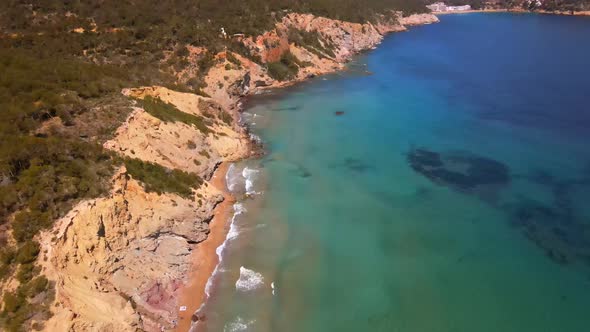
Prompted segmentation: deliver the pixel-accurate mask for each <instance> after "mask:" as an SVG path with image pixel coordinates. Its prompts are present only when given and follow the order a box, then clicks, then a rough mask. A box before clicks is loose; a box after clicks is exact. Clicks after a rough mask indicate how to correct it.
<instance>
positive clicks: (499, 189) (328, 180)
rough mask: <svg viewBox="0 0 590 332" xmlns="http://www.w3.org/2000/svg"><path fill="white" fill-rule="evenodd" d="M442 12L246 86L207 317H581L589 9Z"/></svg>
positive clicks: (520, 327)
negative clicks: (582, 14)
mask: <svg viewBox="0 0 590 332" xmlns="http://www.w3.org/2000/svg"><path fill="white" fill-rule="evenodd" d="M440 19H441V22H440V23H439V24H434V25H429V26H421V27H416V28H413V29H412V30H411V31H409V32H407V33H399V34H394V35H391V36H388V37H387V38H385V40H384V41H383V43H382V45H380V46H379V48H378V49H376V50H374V51H371V52H368V53H366V54H364V55H362V56H359V57H357V58H356V59H355V60H354V61H353V62H352V63H351V64H350V65H349V69H348V70H347V71H345V72H342V73H338V74H335V75H330V76H327V77H324V78H318V79H315V80H313V81H311V82H308V83H304V84H301V85H299V86H297V87H294V88H290V89H288V90H287V91H278V92H276V93H273V94H271V95H266V96H261V97H259V98H255V100H253V101H252V103H251V107H250V108H249V109H248V110H247V113H245V114H244V119H245V120H246V121H247V122H248V123H249V124H250V126H251V127H252V129H253V132H254V133H256V134H257V135H259V136H260V137H261V138H262V140H263V141H264V143H265V148H266V150H267V152H268V153H267V155H265V156H264V157H263V158H261V159H258V160H249V161H246V162H243V163H241V164H238V165H236V166H235V167H234V170H233V172H230V174H229V176H228V178H229V179H230V180H231V181H233V182H235V183H238V186H237V187H241V186H243V185H244V183H243V181H244V177H247V178H250V179H252V180H253V181H254V189H252V190H253V191H256V192H257V193H256V194H254V195H253V196H254V198H244V199H243V200H242V201H241V203H240V204H241V205H242V206H243V207H245V208H246V209H247V210H248V211H247V212H245V213H243V214H240V215H239V216H237V217H236V219H235V221H234V227H235V229H234V230H235V231H236V233H234V234H237V235H236V237H234V238H232V239H231V240H230V241H228V243H227V246H226V248H225V250H224V252H223V253H224V260H223V262H222V264H221V270H220V271H221V272H220V273H218V275H217V276H216V279H215V283H214V287H212V298H211V300H210V301H209V303H208V304H207V307H206V308H205V311H206V313H207V327H208V328H209V330H212V331H222V330H225V331H240V330H243V331H246V330H248V331H313V332H315V331H322V332H324V331H408V332H426V331H429V332H430V331H441V332H442V331H444V332H447V331H449V332H450V331H465V332H472V331H515V332H526V331H531V332H532V331H535V332H536V331H559V332H562V331H563V332H566V331H572V332H577V331H588V330H590V326H589V325H590V315H589V314H588V308H590V204H589V203H588V199H590V148H589V147H588V142H590V107H589V106H588V100H587V99H588V96H590V66H588V64H589V60H588V59H590V38H589V36H590V19H589V18H579V17H561V16H546V15H543V16H542V15H513V14H467V15H456V16H453V15H447V16H442V17H440ZM244 167H248V170H246V172H241V170H242V169H243V168H244ZM249 170H254V171H249ZM240 181H241V182H240ZM234 190H236V192H238V193H240V192H243V190H241V189H234ZM240 267H244V268H246V269H248V271H246V270H244V269H242V272H240ZM238 279H240V280H241V281H242V282H241V283H239V286H238V287H236V281H237V280H238ZM271 283H272V284H273V285H274V287H275V292H274V295H273V293H272V288H271Z"/></svg>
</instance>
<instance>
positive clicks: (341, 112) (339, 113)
mask: <svg viewBox="0 0 590 332" xmlns="http://www.w3.org/2000/svg"><path fill="white" fill-rule="evenodd" d="M334 114H335V115H336V116H339V115H344V111H336V112H334Z"/></svg>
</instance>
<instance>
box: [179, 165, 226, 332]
mask: <svg viewBox="0 0 590 332" xmlns="http://www.w3.org/2000/svg"><path fill="white" fill-rule="evenodd" d="M230 164H231V163H229V162H223V163H222V164H221V165H220V166H219V168H218V169H217V170H216V171H215V174H214V175H213V177H212V178H211V185H212V186H214V187H215V188H217V189H218V190H220V191H221V192H222V193H223V196H224V200H223V202H221V203H219V205H218V206H217V207H216V208H215V214H214V217H213V219H212V220H211V222H210V224H209V227H210V230H211V232H210V233H209V235H208V236H207V239H206V240H205V241H203V242H201V243H199V244H198V245H197V246H196V248H195V249H194V251H193V253H192V257H191V262H192V266H191V270H190V272H189V274H190V276H189V282H188V284H187V285H186V286H185V287H183V288H182V289H181V291H180V301H179V303H178V306H179V308H180V306H186V310H185V311H181V312H179V314H178V326H177V327H176V331H178V332H186V331H189V330H190V328H191V324H192V321H191V318H192V316H193V314H194V313H195V312H196V311H197V309H199V307H200V306H201V305H202V304H203V302H204V301H205V300H206V298H205V297H206V295H205V287H206V285H207V281H208V280H209V278H210V277H211V274H212V273H213V271H214V270H215V267H216V266H217V264H218V262H219V258H218V257H217V253H216V252H215V250H216V249H217V247H219V246H220V245H221V244H222V243H223V241H225V236H226V233H227V232H228V225H229V224H228V221H229V220H230V218H231V215H232V212H233V208H232V206H233V203H234V202H235V198H234V197H233V196H232V194H231V193H230V192H229V191H228V190H227V185H226V181H225V174H226V173H227V170H228V168H229V165H230Z"/></svg>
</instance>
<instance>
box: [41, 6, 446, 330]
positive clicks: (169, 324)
mask: <svg viewBox="0 0 590 332" xmlns="http://www.w3.org/2000/svg"><path fill="white" fill-rule="evenodd" d="M436 21H438V19H437V18H436V17H435V16H433V15H429V14H423V15H412V16H409V17H405V18H403V17H401V15H397V18H395V19H391V18H389V19H385V18H384V19H383V20H382V21H381V22H380V23H379V24H375V25H373V24H368V23H367V24H356V23H349V22H342V21H337V20H330V19H327V18H322V17H314V16H313V15H305V14H289V15H287V16H285V17H284V18H283V20H282V21H281V22H280V23H278V24H277V25H276V28H275V29H274V30H273V31H270V32H268V33H265V34H264V35H262V36H259V37H257V38H248V39H245V40H244V41H243V42H244V44H245V45H246V46H247V47H249V48H250V49H251V50H252V51H253V52H254V53H255V54H256V55H259V56H260V58H261V59H262V61H263V62H274V61H279V60H280V59H281V57H282V56H283V55H284V54H285V53H287V52H290V53H292V54H293V55H294V56H295V57H296V58H297V59H298V60H299V61H301V62H303V63H305V64H306V65H305V66H301V67H300V68H299V70H298V72H297V74H296V76H295V77H293V78H291V79H289V80H287V81H277V80H274V79H273V78H271V77H270V76H269V75H268V72H267V70H266V69H265V67H264V66H262V65H261V64H258V63H255V62H253V61H251V60H249V59H246V58H244V57H241V56H240V55H238V54H231V55H230V54H229V53H227V52H221V53H219V54H217V55H216V56H215V58H216V64H215V65H214V66H213V67H212V68H211V69H210V70H209V72H208V75H207V76H206V77H205V82H206V83H207V87H206V88H205V92H206V93H207V94H208V95H209V96H210V98H209V97H201V96H197V95H194V94H190V93H181V92H176V91H173V90H170V89H166V88H163V87H143V88H137V89H128V90H124V91H123V94H125V95H127V96H130V97H133V98H137V99H143V98H145V97H146V96H152V97H156V98H159V99H161V100H162V101H164V102H168V103H171V104H173V105H174V106H176V107H177V108H178V110H180V111H182V112H185V113H188V114H193V115H198V116H204V117H209V118H215V119H217V120H214V121H212V122H211V124H210V129H211V130H210V131H207V132H203V131H200V130H198V129H197V128H195V127H193V126H190V125H187V124H184V123H182V122H163V121H161V120H159V119H157V118H155V117H154V116H152V115H150V114H149V113H148V112H146V111H145V110H144V109H142V108H141V107H139V103H138V105H137V106H138V107H136V108H135V109H134V111H133V112H132V113H131V114H130V115H129V117H128V118H127V120H126V121H125V123H123V124H122V125H121V126H120V127H119V128H118V130H117V131H116V133H115V135H114V137H113V138H112V139H110V140H109V141H107V142H106V143H105V144H104V146H105V147H106V148H108V149H110V150H112V151H114V152H116V153H118V154H120V155H122V156H126V157H131V158H139V159H141V160H144V161H149V162H155V163H158V164H161V165H163V166H166V167H168V168H175V169H180V170H183V171H188V172H194V173H197V174H198V175H200V176H202V177H203V178H205V179H208V178H209V177H210V176H211V174H212V173H213V171H214V170H215V168H216V166H217V165H218V164H219V163H220V162H222V161H232V160H238V159H240V158H244V157H246V156H248V154H249V153H250V144H251V143H250V141H249V139H248V135H247V132H246V131H245V130H244V129H243V128H241V127H240V126H239V125H238V121H237V120H238V118H239V114H238V111H239V110H240V100H241V98H242V97H243V96H246V95H249V94H252V93H256V92H257V91H259V90H260V89H265V88H269V87H279V86H283V85H287V84H292V83H293V82H297V81H301V80H304V79H306V78H309V77H312V76H315V75H320V74H325V73H328V72H332V71H335V70H338V69H341V68H342V67H343V64H344V62H345V61H347V60H348V59H350V57H351V56H352V55H353V54H355V53H356V52H359V51H362V50H365V49H369V48H372V47H374V46H376V45H377V44H378V43H380V42H381V40H382V38H383V35H384V34H385V33H388V32H393V31H403V30H405V29H406V28H405V25H415V24H426V23H433V22H436ZM291 29H296V30H301V31H307V32H312V31H315V32H317V33H318V34H319V35H320V36H321V37H322V38H321V39H322V40H323V41H324V43H325V45H320V46H322V47H323V46H325V47H329V48H330V49H331V50H332V52H333V56H328V57H326V56H322V57H320V56H318V53H317V52H313V51H311V50H310V49H309V48H306V47H304V46H301V45H297V43H295V41H293V40H289V31H290V30H291ZM328 43H329V45H328ZM189 51H190V52H191V54H193V53H194V54H195V55H198V54H200V53H201V52H203V49H199V48H190V49H189ZM230 57H231V58H230ZM194 71H195V67H192V68H191V67H189V68H187V69H186V70H185V71H184V72H183V73H182V75H184V76H190V75H192V74H191V73H194ZM223 112H227V113H228V114H229V115H230V116H231V118H232V121H231V122H226V121H220V120H219V118H220V117H219V115H220V114H222V113H223ZM212 115H213V117H212ZM222 199H223V196H222V195H221V193H220V192H219V191H218V190H217V189H215V188H213V186H211V185H210V184H209V183H208V182H207V181H205V182H204V184H203V185H202V186H201V187H200V188H199V189H198V190H196V191H195V192H194V195H193V197H190V198H182V197H180V196H177V195H175V194H161V195H158V194H156V193H148V192H146V191H145V189H144V188H143V186H142V184H141V183H139V182H138V181H136V180H135V179H133V178H131V177H130V176H129V174H127V173H126V171H125V169H124V167H123V168H121V169H120V170H119V171H118V172H117V173H116V175H115V176H114V177H113V179H112V190H111V192H110V194H109V195H108V196H106V197H102V198H98V199H93V200H89V201H83V202H80V203H79V204H77V205H76V206H75V207H74V208H73V209H72V210H71V211H70V212H69V213H68V214H67V215H66V216H65V217H64V218H62V219H61V220H59V221H58V222H56V223H55V226H54V228H53V229H52V230H51V231H49V232H46V233H45V234H44V235H43V236H42V237H41V239H40V242H41V244H42V252H43V253H44V255H43V256H44V257H45V259H40V260H41V261H40V262H39V264H40V265H41V266H42V267H43V273H44V274H45V275H47V277H48V278H49V279H50V280H52V281H55V283H56V302H55V306H54V307H53V308H52V310H53V312H54V313H55V315H54V317H53V318H52V319H51V320H50V321H48V322H47V324H46V325H45V330H46V331H137V330H145V331H161V330H173V329H174V326H175V323H176V320H177V318H178V312H177V310H178V295H179V291H180V290H181V289H182V287H183V286H184V285H185V284H186V282H187V280H186V278H187V276H188V273H187V271H188V269H189V267H190V257H189V256H190V254H191V252H192V251H193V250H194V249H195V247H196V246H197V245H198V243H199V242H201V241H203V240H205V239H206V237H207V234H208V232H209V225H208V222H209V221H210V220H211V218H212V216H213V209H214V207H215V206H216V205H217V204H218V203H219V202H220V201H221V200H222Z"/></svg>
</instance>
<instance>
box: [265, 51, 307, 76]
mask: <svg viewBox="0 0 590 332" xmlns="http://www.w3.org/2000/svg"><path fill="white" fill-rule="evenodd" d="M298 63H299V59H297V57H295V56H294V55H293V54H292V53H291V52H286V53H285V54H283V55H282V56H281V59H280V60H279V61H277V62H270V63H268V64H267V70H268V75H269V76H270V77H272V78H273V79H275V80H278V81H286V80H290V79H292V78H294V77H295V75H297V73H298V72H299V65H298Z"/></svg>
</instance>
